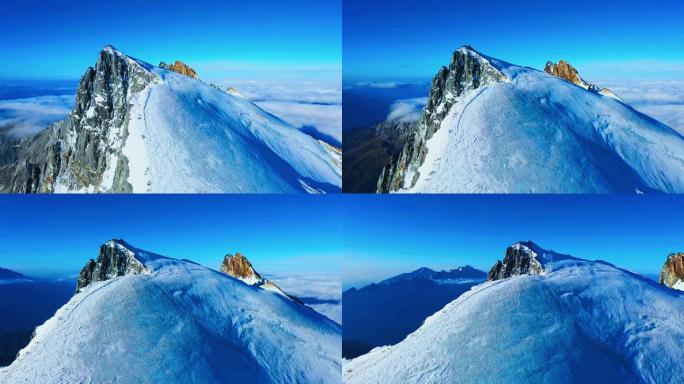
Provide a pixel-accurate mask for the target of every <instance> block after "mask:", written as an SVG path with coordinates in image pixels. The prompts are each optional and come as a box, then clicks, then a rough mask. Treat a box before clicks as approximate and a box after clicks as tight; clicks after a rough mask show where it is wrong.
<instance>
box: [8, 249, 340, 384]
mask: <svg viewBox="0 0 684 384" xmlns="http://www.w3.org/2000/svg"><path fill="white" fill-rule="evenodd" d="M79 287H80V292H77V293H76V294H74V295H73V296H72V297H71V299H70V300H69V301H68V302H67V303H66V304H65V305H63V306H62V307H61V308H59V309H58V310H57V312H56V313H55V314H54V316H52V317H51V318H50V319H48V320H47V321H46V322H45V323H44V324H43V325H41V326H39V327H37V328H36V330H35V332H34V337H33V338H32V340H31V342H30V343H29V344H28V345H27V346H26V347H25V348H24V349H22V350H21V351H20V352H19V354H18V355H17V358H16V359H15V360H14V361H13V362H12V364H11V365H10V366H8V367H0V383H48V384H49V383H55V384H57V383H81V382H93V383H113V382H133V383H143V382H154V383H170V382H173V383H207V384H208V383H243V382H254V383H329V382H330V383H333V382H339V381H340V378H339V376H340V374H341V370H340V369H341V367H340V365H341V361H340V355H341V334H342V330H341V326H340V325H339V324H337V323H335V322H333V321H332V320H330V319H328V318H327V317H325V316H323V315H321V314H320V313H318V312H316V311H315V310H313V309H310V308H306V307H304V306H302V305H301V304H299V303H296V302H293V301H292V300H287V299H283V297H281V296H280V295H278V294H275V293H273V292H268V291H266V290H263V289H255V288H254V287H251V286H248V285H246V284H244V283H243V282H241V281H238V280H237V279H234V278H232V277H229V276H226V275H224V274H222V273H218V272H217V271H215V270H212V269H210V268H207V267H204V266H202V265H199V264H197V263H194V262H192V261H188V260H178V259H172V258H168V257H164V256H160V255H155V254H153V253H151V252H147V251H144V250H140V249H138V248H135V247H133V246H131V245H130V244H128V243H126V242H124V241H123V240H118V239H117V240H111V241H108V242H106V243H105V244H103V245H102V246H101V247H100V252H99V255H98V257H97V259H96V260H90V261H89V262H88V263H87V265H86V267H85V268H84V269H83V272H82V273H81V276H80V277H79ZM293 351H296V352H297V353H293ZM94 362H96V363H94Z"/></svg>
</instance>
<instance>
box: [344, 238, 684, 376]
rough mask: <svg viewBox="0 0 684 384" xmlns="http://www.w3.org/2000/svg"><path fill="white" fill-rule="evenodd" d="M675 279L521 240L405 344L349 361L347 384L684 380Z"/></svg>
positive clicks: (680, 302) (683, 298)
mask: <svg viewBox="0 0 684 384" xmlns="http://www.w3.org/2000/svg"><path fill="white" fill-rule="evenodd" d="M680 262H681V258H680V257H678V256H676V254H673V255H671V256H670V257H668V260H667V262H666V265H665V266H664V267H663V273H662V274H661V276H665V280H666V281H670V282H671V281H674V280H676V279H675V278H672V279H670V278H668V277H669V275H668V273H670V272H671V271H675V270H678V269H679V264H680ZM677 273H678V272H675V274H677ZM666 285H668V284H658V283H657V282H655V281H653V280H651V279H647V278H645V277H643V276H641V275H637V274H634V273H631V272H628V271H625V270H623V269H620V268H618V267H616V266H614V265H612V264H609V263H606V262H603V261H587V260H583V259H580V258H577V257H573V256H570V255H564V254H560V253H557V252H554V251H550V250H546V249H544V248H542V247H540V246H538V245H537V244H535V243H533V242H531V241H524V242H518V243H515V244H513V245H511V246H510V247H509V248H508V249H507V250H506V252H505V255H504V258H503V259H502V260H499V261H497V262H496V263H495V264H494V265H493V266H492V268H491V269H490V271H489V273H488V281H487V282H485V283H483V284H479V285H477V286H475V287H473V288H472V289H471V290H469V291H468V292H466V293H463V294H462V295H460V296H459V297H458V298H457V299H456V300H453V301H452V302H450V303H448V304H447V305H446V306H444V308H443V309H441V310H439V311H437V312H436V313H434V314H433V315H431V316H429V317H428V318H427V319H425V320H424V323H423V324H422V326H420V328H418V329H417V330H416V331H415V332H413V333H411V334H410V335H408V336H407V337H406V338H405V339H404V340H403V341H401V342H399V343H397V344H395V345H391V346H385V347H380V348H376V349H374V350H372V351H370V352H369V353H367V354H364V355H362V356H359V357H357V358H355V359H353V360H351V361H345V363H344V366H343V382H344V383H348V384H355V383H364V384H365V383H380V382H382V383H466V382H478V383H550V382H552V383H578V382H582V383H588V382H591V383H607V382H624V383H676V382H678V381H679V379H680V378H681V377H684V364H682V362H681V356H682V353H683V352H684V323H682V321H681V314H682V313H684V293H682V292H680V291H677V290H674V289H670V288H668V287H667V286H666ZM380 310H381V308H378V309H376V311H380ZM386 321H387V322H388V323H387V324H388V326H392V322H393V321H394V319H393V318H387V319H386Z"/></svg>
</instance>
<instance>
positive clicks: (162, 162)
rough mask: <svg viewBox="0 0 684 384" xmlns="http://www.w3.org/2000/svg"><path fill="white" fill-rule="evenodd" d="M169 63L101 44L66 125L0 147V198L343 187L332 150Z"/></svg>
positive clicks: (318, 190) (308, 190) (311, 190)
mask: <svg viewBox="0 0 684 384" xmlns="http://www.w3.org/2000/svg"><path fill="white" fill-rule="evenodd" d="M166 67H167V68H169V69H164V68H161V67H155V66H153V65H150V64H148V63H145V62H143V61H141V60H138V59H135V58H133V57H130V56H127V55H125V54H124V53H122V52H120V51H118V50H116V49H115V48H114V47H112V46H107V47H105V48H104V49H103V50H102V51H101V52H100V54H99V57H98V60H97V64H96V65H95V67H94V68H88V70H87V71H86V72H85V74H84V75H83V77H82V78H81V81H80V83H79V87H78V91H77V94H76V102H75V105H74V108H73V110H72V112H71V113H70V114H69V115H68V116H67V117H66V118H65V119H64V120H62V121H59V122H56V123H54V124H52V125H50V126H49V127H47V128H46V129H44V130H43V131H41V132H40V133H38V134H37V135H34V136H30V137H26V138H23V139H22V140H20V141H18V142H12V143H4V142H0V151H2V152H3V153H2V154H0V192H14V193H17V192H26V193H38V192H48V193H50V192H90V193H98V192H112V193H121V192H166V193H170V192H174V193H182V192H185V193H209V192H216V193H218V192H233V193H245V192H253V193H255V192H262V193H263V192H270V193H275V192H281V193H285V192H289V193H327V192H338V191H339V190H340V189H341V173H342V170H341V165H340V164H339V161H338V158H339V155H338V154H336V153H334V152H332V151H331V150H330V148H329V147H327V146H324V145H323V144H322V143H321V142H319V141H317V140H316V139H315V138H313V137H312V136H310V135H308V134H306V133H304V132H302V131H300V130H299V129H297V128H296V127H294V126H292V125H290V124H288V123H286V122H284V121H283V120H281V119H279V118H277V117H275V116H273V115H271V114H270V113H267V112H266V111H264V110H263V109H261V108H259V107H258V106H257V105H256V104H254V103H252V102H250V101H249V100H247V99H245V98H244V97H242V96H239V95H236V94H235V93H231V92H227V91H225V90H221V89H217V88H216V87H212V86H211V85H208V84H205V83H203V82H202V81H200V80H199V79H196V74H195V73H194V70H192V68H189V67H187V66H186V65H185V64H183V63H182V62H176V63H174V64H172V65H166ZM177 72H178V73H177ZM10 144H11V145H10ZM238 164H239V166H236V165H238Z"/></svg>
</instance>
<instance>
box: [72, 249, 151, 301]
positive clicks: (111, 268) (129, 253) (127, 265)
mask: <svg viewBox="0 0 684 384" xmlns="http://www.w3.org/2000/svg"><path fill="white" fill-rule="evenodd" d="M145 271H146V267H145V265H144V264H143V262H142V261H141V260H139V259H138V258H137V257H136V254H135V252H134V251H133V250H131V249H130V247H129V246H128V245H127V244H126V243H125V242H124V241H123V240H116V239H115V240H111V241H108V242H106V243H105V244H103V245H102V246H100V254H99V255H98V256H97V260H93V259H90V260H88V262H87V263H86V265H85V266H84V267H83V269H81V273H80V274H79V276H78V283H77V285H76V292H79V291H80V290H81V289H82V288H84V287H87V286H88V285H90V284H91V283H95V282H98V281H104V280H109V279H113V278H115V277H118V276H124V275H135V274H141V273H144V272H145Z"/></svg>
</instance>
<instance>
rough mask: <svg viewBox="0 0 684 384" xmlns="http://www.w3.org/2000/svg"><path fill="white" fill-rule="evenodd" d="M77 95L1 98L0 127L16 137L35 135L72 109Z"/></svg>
mask: <svg viewBox="0 0 684 384" xmlns="http://www.w3.org/2000/svg"><path fill="white" fill-rule="evenodd" d="M74 99H75V96H74V95H72V94H69V95H59V96H36V97H27V98H20V99H9V100H0V127H1V128H5V129H8V133H9V134H10V135H12V136H15V137H24V136H28V135H34V134H36V133H38V132H40V131H41V130H43V129H45V127H47V126H48V125H50V124H51V123H54V122H55V121H58V120H62V119H63V118H65V117H66V116H67V115H68V114H69V112H70V111H71V109H72V107H73V104H74Z"/></svg>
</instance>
